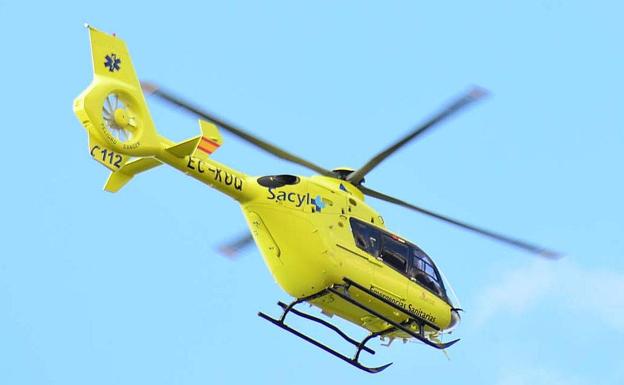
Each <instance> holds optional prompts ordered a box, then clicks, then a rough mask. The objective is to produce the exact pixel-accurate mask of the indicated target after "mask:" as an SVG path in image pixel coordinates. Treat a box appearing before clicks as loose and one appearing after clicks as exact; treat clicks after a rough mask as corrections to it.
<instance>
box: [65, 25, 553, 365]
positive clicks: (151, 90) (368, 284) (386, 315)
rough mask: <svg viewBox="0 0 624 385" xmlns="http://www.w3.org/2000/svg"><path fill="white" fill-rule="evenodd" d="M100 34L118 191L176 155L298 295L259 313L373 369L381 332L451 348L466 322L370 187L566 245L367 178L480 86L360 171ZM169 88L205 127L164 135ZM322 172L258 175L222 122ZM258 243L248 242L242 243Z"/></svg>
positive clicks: (97, 118) (83, 101)
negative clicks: (223, 105) (159, 81)
mask: <svg viewBox="0 0 624 385" xmlns="http://www.w3.org/2000/svg"><path fill="white" fill-rule="evenodd" d="M85 26H86V28H87V29H88V32H89V38H90V43H91V59H92V65H93V75H94V76H93V80H92V82H91V84H90V85H89V86H88V87H87V88H86V89H85V90H84V91H83V92H82V93H81V94H80V95H79V96H78V97H77V98H76V99H75V100H74V102H73V110H74V113H75V114H76V116H77V118H78V120H79V121H80V123H81V124H82V125H83V126H84V128H85V129H86V131H87V135H88V143H89V147H88V150H89V154H90V155H91V157H92V158H93V159H94V160H96V161H97V162H98V163H100V164H102V165H103V166H105V167H106V168H108V169H109V170H110V171H111V173H110V175H109V177H108V179H107V181H106V183H105V185H104V189H105V190H106V191H109V192H117V191H119V190H120V189H121V188H123V186H125V185H126V184H127V183H128V182H129V181H130V180H132V179H133V178H134V177H135V176H136V175H138V174H140V173H142V172H145V171H148V170H150V169H152V168H155V167H158V166H160V165H163V164H167V165H169V166H171V167H173V168H175V169H177V170H179V171H181V172H183V173H185V174H186V175H188V176H191V177H193V178H195V179H197V180H199V181H201V182H203V183H204V184H206V185H208V186H209V187H212V188H213V189H215V190H217V191H219V192H221V193H223V194H225V195H227V196H229V197H231V198H233V199H234V201H236V202H237V203H238V204H239V205H240V207H241V210H242V212H243V215H244V217H245V219H246V221H247V225H248V227H249V230H250V233H251V236H252V238H249V239H253V241H254V242H255V244H256V246H257V248H258V249H259V250H260V253H261V255H262V257H263V259H264V262H265V264H266V265H267V267H268V269H269V271H270V273H271V274H272V276H273V277H274V279H275V281H276V282H277V284H278V285H279V286H280V287H281V288H282V289H283V290H284V291H285V292H286V293H287V294H288V295H289V296H291V297H292V298H293V300H291V301H290V302H289V303H284V302H281V301H279V302H278V306H279V308H280V309H281V315H280V316H279V317H272V316H269V315H267V314H265V313H263V312H259V313H258V315H259V316H260V317H262V318H263V319H265V320H267V321H269V322H270V323H272V324H274V325H275V326H277V327H279V328H281V329H283V330H285V331H288V332H290V333H292V334H294V335H296V336H297V337H300V338H301V339H303V340H305V341H307V342H309V343H311V344H313V345H315V346H317V347H318V348H320V349H322V350H324V351H326V352H328V353H330V354H331V355H333V356H335V357H336V358H339V359H341V360H343V361H345V362H347V363H349V364H351V365H353V366H355V367H357V368H359V369H361V370H364V371H366V372H369V373H378V372H381V371H382V370H385V369H386V368H387V367H389V366H390V365H391V364H392V363H388V364H385V365H382V366H378V367H369V366H366V365H364V364H363V363H362V362H361V360H360V358H361V357H360V356H361V354H362V353H363V352H366V353H368V354H375V351H374V350H373V349H371V348H370V347H369V346H367V344H368V343H369V341H371V340H373V339H375V338H380V339H388V340H389V341H390V342H392V341H393V340H395V339H400V340H404V341H405V340H415V341H419V342H422V343H423V344H426V345H428V346H430V347H432V348H435V349H439V350H445V349H447V348H449V347H450V346H452V345H454V344H455V343H457V342H458V341H459V339H454V340H451V341H447V342H443V341H442V338H443V336H444V335H445V334H448V333H449V332H450V331H452V330H453V329H454V328H455V327H457V325H458V323H459V322H460V319H461V316H460V312H461V311H462V309H461V308H460V305H459V301H458V300H457V297H456V295H455V293H454V291H453V289H452V287H451V285H450V283H449V282H448V280H447V279H446V278H445V277H444V274H443V273H442V271H441V270H440V269H439V268H438V267H437V266H436V264H435V263H434V261H433V259H432V258H431V257H430V256H428V255H427V254H426V253H425V252H424V251H423V250H422V249H420V248H419V247H418V246H417V245H416V244H414V243H413V242H410V241H408V240H407V239H405V238H403V237H401V236H399V235H397V234H396V233H394V232H391V231H390V230H388V229H387V228H386V225H385V223H384V219H383V217H382V216H381V215H380V214H379V212H378V211H376V210H375V209H374V208H373V207H371V206H370V205H369V204H368V202H367V201H366V197H372V198H376V199H378V200H381V201H385V202H389V203H393V204H396V205H399V206H401V207H403V208H406V209H410V210H413V211H417V212H420V213H421V214H424V215H427V216H430V217H433V218H435V219H438V220H441V221H443V222H446V223H449V224H452V225H454V226H458V227H460V228H463V229H466V230H469V231H472V232H474V233H477V234H480V235H482V236H485V237H488V238H491V239H493V240H496V241H499V242H504V243H506V244H508V245H510V246H513V247H516V248H520V249H523V250H525V251H527V252H530V253H533V254H537V255H540V256H542V257H546V258H551V259H556V258H559V257H560V254H559V253H557V252H554V251H551V250H549V249H545V248H542V247H540V246H536V245H533V244H530V243H527V242H524V241H521V240H518V239H515V238H511V237H508V236H505V235H501V234H498V233H496V232H492V231H489V230H485V229H483V228H480V227H477V226H473V225H470V224H467V223H465V222H462V221H458V220H456V219H453V218H450V217H448V216H445V215H441V214H438V213H435V212H433V211H430V210H427V209H424V208H421V207H419V206H416V205H413V204H410V203H408V202H406V201H403V200H401V199H398V198H395V197H392V196H389V195H386V194H384V193H382V192H379V191H376V190H373V189H371V188H369V187H367V186H365V185H364V182H365V180H364V178H365V176H366V175H367V174H368V173H369V172H370V171H371V170H373V169H374V168H375V167H377V166H378V165H379V164H380V163H382V162H383V161H384V160H385V159H386V158H388V157H389V156H390V155H392V154H393V153H395V152H396V151H397V150H399V149H400V148H402V147H403V146H404V145H405V144H407V143H408V142H411V141H412V140H414V139H416V138H418V137H419V136H421V135H422V134H423V133H425V132H427V131H429V130H430V129H431V128H433V127H434V126H436V125H438V124H439V123H441V122H442V121H443V120H445V119H447V118H448V117H450V116H452V115H454V114H456V113H457V112H459V111H460V110H463V109H465V108H466V107H468V106H469V105H471V104H473V103H475V102H477V101H479V100H481V99H482V98H483V97H484V96H486V92H485V91H484V90H482V89H481V88H473V89H471V90H469V91H468V92H467V93H465V94H463V95H461V96H460V97H459V98H457V99H456V100H454V101H452V102H451V103H450V104H449V105H447V106H446V107H445V108H443V109H441V110H440V111H439V112H438V113H437V114H434V115H433V116H432V117H431V118H430V119H428V120H427V121H425V122H424V123H423V124H421V125H419V126H417V127H416V128H414V129H413V130H411V131H410V132H409V133H408V134H407V135H405V136H403V137H402V138H401V139H400V140H398V141H397V142H395V143H393V144H392V145H391V146H389V147H387V148H386V149H384V150H383V151H381V152H379V153H378V154H377V155H375V156H374V157H373V158H371V159H370V160H369V161H368V162H367V163H365V164H364V165H363V166H362V167H360V168H358V169H350V168H346V167H341V168H336V169H333V170H328V169H325V168H323V167H321V166H318V165H317V164H315V163H312V162H310V161H307V160H305V159H303V158H301V157H299V156H297V155H295V154H292V153H291V152H289V151H286V150H284V149H282V148H279V147H278V146H276V145H273V144H271V143H269V142H267V141H265V140H263V139H260V138H259V137H257V136H255V135H252V134H250V133H248V132H246V131H244V130H242V129H240V128H238V127H236V126H235V125H233V124H231V123H228V122H226V121H224V120H222V119H220V118H218V117H216V116H214V115H212V114H210V113H208V112H206V111H204V110H202V109H201V108H199V107H197V106H195V105H193V104H191V103H189V102H187V101H185V100H183V99H182V98H180V97H178V96H176V95H174V94H173V93H171V92H169V91H166V90H164V89H162V88H160V87H158V86H155V85H154V84H150V83H143V84H142V83H141V82H140V81H139V78H138V77H137V74H136V72H135V69H134V66H133V64H132V61H131V58H130V54H129V51H128V49H127V47H126V44H125V43H124V41H123V40H122V39H120V38H119V37H117V36H116V35H114V34H112V35H111V34H107V33H104V32H101V31H99V30H97V29H95V28H93V27H92V26H89V25H85ZM145 94H150V95H151V96H153V97H157V98H160V99H161V100H163V101H164V102H166V103H169V104H171V105H173V106H176V107H178V108H180V109H182V110H184V111H186V112H189V113H191V114H193V115H195V116H196V117H198V118H199V128H200V134H199V135H197V136H194V137H192V138H189V139H187V140H184V141H181V142H174V141H172V140H169V139H167V138H166V137H164V136H162V135H160V134H159V133H158V131H157V130H156V127H155V124H154V122H153V120H152V117H151V115H150V112H149V109H148V105H147V102H146V95H145ZM219 129H222V130H224V131H227V132H229V133H230V134H232V135H234V136H236V137H238V138H240V139H242V140H244V141H246V142H248V143H250V144H252V145H254V146H256V147H258V148H260V149H262V150H264V151H266V152H268V153H270V154H272V155H274V156H276V157H278V158H281V159H283V160H286V161H289V162H291V163H294V164H298V165H300V166H303V167H305V168H307V169H310V170H312V171H314V172H315V173H316V175H313V176H309V177H308V176H298V175H288V174H276V175H266V176H251V175H247V174H245V173H243V172H241V171H238V170H235V169H233V168H231V167H229V166H227V165H225V164H222V163H220V162H218V161H216V160H215V159H214V158H213V155H214V153H215V152H216V151H217V150H218V149H219V148H220V147H221V145H222V144H223V138H222V136H221V133H220V130H219ZM246 243H247V238H243V239H242V240H238V241H237V242H236V243H235V245H234V250H235V249H236V248H240V247H242V246H243V245H245V244H246ZM304 303H308V304H310V305H313V306H315V307H317V308H319V309H320V311H321V313H322V314H324V315H325V316H328V317H329V319H331V317H333V316H335V317H338V318H341V319H344V320H346V321H349V322H350V323H352V324H354V325H357V326H359V327H360V328H362V329H364V330H365V331H367V333H368V334H367V335H366V337H364V338H363V339H361V340H357V339H355V338H352V337H351V336H349V335H347V333H346V332H344V331H343V330H341V329H340V328H339V327H338V326H336V325H335V324H332V323H331V322H329V320H328V318H325V317H324V318H321V317H320V316H316V315H312V314H309V313H305V312H303V311H302V310H300V309H299V308H297V306H298V305H300V304H304ZM287 316H291V317H301V318H303V319H306V320H308V321H310V322H314V323H316V324H319V325H322V326H324V327H326V328H327V329H329V330H331V331H333V332H335V333H336V334H337V335H338V336H340V337H341V338H343V339H344V341H346V342H347V343H348V344H350V345H352V346H353V347H354V350H355V353H354V354H353V355H346V354H343V353H341V352H339V351H338V350H336V349H335V348H332V347H330V346H328V345H326V344H324V343H322V342H320V341H318V340H316V339H314V338H312V337H310V336H308V335H306V334H304V333H303V332H301V331H300V330H297V329H295V328H294V327H292V326H290V325H289V324H288V323H287V322H286V319H287Z"/></svg>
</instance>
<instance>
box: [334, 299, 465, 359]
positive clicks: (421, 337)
mask: <svg viewBox="0 0 624 385" xmlns="http://www.w3.org/2000/svg"><path fill="white" fill-rule="evenodd" d="M327 290H329V291H330V292H331V293H333V294H334V295H337V296H338V297H340V298H342V299H344V300H345V301H347V302H349V303H350V304H352V305H355V306H357V307H359V308H360V309H362V310H364V311H366V312H368V313H370V314H372V315H373V316H375V317H377V318H379V319H381V320H383V321H385V322H387V323H388V324H390V325H392V326H394V327H396V328H397V329H398V330H400V331H402V332H404V333H406V334H409V335H410V336H412V337H414V338H416V339H417V340H419V341H421V342H423V343H425V344H427V345H429V346H431V347H434V348H436V349H446V348H448V347H450V346H451V345H453V344H455V343H456V342H457V341H459V339H457V340H453V341H450V342H446V343H439V344H437V343H435V342H431V341H430V340H429V339H428V338H427V337H425V336H424V335H423V334H422V327H420V331H421V333H416V332H414V331H413V330H411V329H408V328H407V327H406V326H404V325H402V324H401V323H399V322H396V321H393V320H391V319H390V318H388V317H386V316H384V315H383V314H381V313H379V312H377V311H375V310H373V309H371V308H369V307H368V306H366V305H364V304H362V303H360V302H358V301H357V300H355V299H353V298H351V296H350V295H349V294H348V292H347V291H346V288H345V287H343V290H345V292H344V293H342V292H340V291H339V290H336V289H334V288H333V287H330V288H328V289H327ZM384 302H385V303H390V302H388V301H384Z"/></svg>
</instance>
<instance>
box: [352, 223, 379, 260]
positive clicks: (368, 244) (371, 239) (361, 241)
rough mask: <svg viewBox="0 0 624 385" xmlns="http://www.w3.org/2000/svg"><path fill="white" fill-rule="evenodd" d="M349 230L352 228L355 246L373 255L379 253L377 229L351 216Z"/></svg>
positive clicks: (375, 255)
mask: <svg viewBox="0 0 624 385" xmlns="http://www.w3.org/2000/svg"><path fill="white" fill-rule="evenodd" d="M351 230H353V239H354V240H355V245H356V246H357V247H359V248H360V249H362V250H364V251H366V252H367V253H369V254H370V255H372V256H373V257H377V256H378V255H379V239H380V238H379V236H380V232H379V230H377V229H376V228H374V227H373V226H370V225H367V224H366V223H363V222H360V221H357V220H354V219H353V218H351Z"/></svg>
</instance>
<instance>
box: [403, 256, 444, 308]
mask: <svg viewBox="0 0 624 385" xmlns="http://www.w3.org/2000/svg"><path fill="white" fill-rule="evenodd" d="M408 275H409V276H410V278H412V279H414V280H416V281H417V282H418V283H420V284H421V285H423V286H424V287H425V288H427V289H429V290H430V291H431V292H433V293H435V294H436V295H438V296H440V297H443V298H444V288H443V286H442V283H441V280H440V276H439V274H438V272H437V270H436V268H435V267H434V265H433V261H432V260H431V259H430V258H429V257H428V256H427V254H425V252H424V251H422V250H421V249H419V248H418V247H417V246H415V245H412V260H411V266H410V267H409V272H408Z"/></svg>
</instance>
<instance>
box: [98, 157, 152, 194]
mask: <svg viewBox="0 0 624 385" xmlns="http://www.w3.org/2000/svg"><path fill="white" fill-rule="evenodd" d="M161 164H162V163H160V161H158V160H157V159H155V158H141V159H137V160H133V161H130V162H128V163H126V164H125V165H124V166H123V167H122V168H121V169H119V170H118V171H114V172H112V173H111V174H110V176H109V177H108V180H107V181H106V184H105V185H104V190H106V191H108V192H117V191H119V190H120V189H121V188H122V187H123V186H125V185H126V183H128V182H129V181H130V179H132V177H133V176H135V175H136V174H139V173H141V172H144V171H147V170H151V169H152V168H154V167H156V166H159V165H161Z"/></svg>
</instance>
